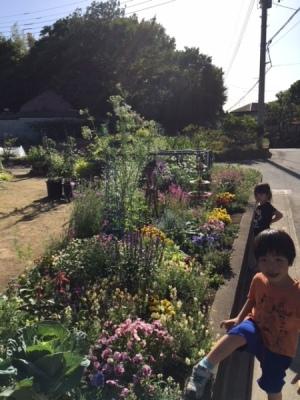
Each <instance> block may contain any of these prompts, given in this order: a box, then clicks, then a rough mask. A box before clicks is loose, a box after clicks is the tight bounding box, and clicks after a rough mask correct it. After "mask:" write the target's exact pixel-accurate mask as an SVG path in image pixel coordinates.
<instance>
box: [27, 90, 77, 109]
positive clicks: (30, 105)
mask: <svg viewBox="0 0 300 400" xmlns="http://www.w3.org/2000/svg"><path fill="white" fill-rule="evenodd" d="M70 111H74V109H73V108H72V106H71V105H70V104H69V103H68V102H67V101H66V100H64V99H63V98H62V97H61V96H59V95H58V94H56V93H55V92H54V91H52V90H47V91H45V92H43V93H41V94H40V95H38V96H36V97H34V98H33V99H31V100H29V101H27V102H26V103H25V104H23V106H22V107H21V108H20V112H21V113H23V112H24V113H32V112H52V113H56V112H58V113H62V112H70Z"/></svg>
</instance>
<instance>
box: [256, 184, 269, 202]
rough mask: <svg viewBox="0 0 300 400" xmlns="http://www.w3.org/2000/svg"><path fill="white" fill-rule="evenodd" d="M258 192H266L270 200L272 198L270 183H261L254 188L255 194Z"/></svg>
mask: <svg viewBox="0 0 300 400" xmlns="http://www.w3.org/2000/svg"><path fill="white" fill-rule="evenodd" d="M257 194H266V195H267V196H268V200H271V199H272V191H271V188H270V185H269V184H268V183H259V184H257V185H256V186H255V188H254V195H255V196H256V195H257Z"/></svg>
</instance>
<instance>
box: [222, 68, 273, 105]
mask: <svg viewBox="0 0 300 400" xmlns="http://www.w3.org/2000/svg"><path fill="white" fill-rule="evenodd" d="M271 68H272V67H270V68H269V69H268V70H267V71H266V74H267V73H268V72H269V71H270V69H271ZM258 84H259V79H257V81H256V82H255V83H254V85H253V86H251V88H250V89H248V90H247V92H246V93H245V94H244V95H243V96H242V97H241V98H240V99H239V100H238V101H237V102H236V103H234V104H233V105H232V106H231V107H230V108H228V110H227V111H231V110H232V109H233V108H234V107H236V106H237V105H239V104H240V102H241V101H243V100H244V98H245V97H247V96H248V94H250V93H251V92H252V90H254V89H255V88H256V86H257V85H258Z"/></svg>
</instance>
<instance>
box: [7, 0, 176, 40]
mask: <svg viewBox="0 0 300 400" xmlns="http://www.w3.org/2000/svg"><path fill="white" fill-rule="evenodd" d="M131 1H133V0H127V1H126V2H123V4H125V3H126V4H127V3H129V2H131ZM150 1H152V0H145V1H143V2H140V3H138V4H134V5H131V6H128V7H127V8H129V7H134V6H137V5H141V4H145V3H149V2H150ZM175 1H177V0H169V1H166V2H163V3H158V4H155V5H153V6H150V7H146V8H142V9H139V10H134V11H132V12H129V13H126V11H125V16H128V15H132V14H136V13H139V12H141V11H145V10H149V9H152V8H157V7H161V6H163V5H166V4H169V3H174V2H175ZM44 22H50V21H44ZM51 22H52V23H55V21H52V20H51ZM43 28H44V26H42V27H41V29H40V30H34V28H24V29H22V31H29V32H28V33H31V34H33V35H35V34H37V33H39V34H40V32H41V30H42V29H43ZM0 33H3V34H10V33H11V32H10V31H5V32H3V31H2V32H0Z"/></svg>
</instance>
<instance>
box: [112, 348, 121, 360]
mask: <svg viewBox="0 0 300 400" xmlns="http://www.w3.org/2000/svg"><path fill="white" fill-rule="evenodd" d="M113 357H114V360H115V361H118V362H119V361H122V354H121V353H120V352H119V351H115V352H114V356H113Z"/></svg>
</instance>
